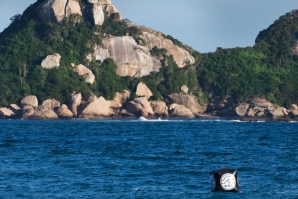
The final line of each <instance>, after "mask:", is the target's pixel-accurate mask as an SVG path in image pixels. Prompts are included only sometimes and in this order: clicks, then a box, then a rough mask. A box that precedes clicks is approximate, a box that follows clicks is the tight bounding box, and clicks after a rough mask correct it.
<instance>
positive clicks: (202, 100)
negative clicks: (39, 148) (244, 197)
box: [0, 0, 298, 121]
mask: <svg viewBox="0 0 298 199" xmlns="http://www.w3.org/2000/svg"><path fill="white" fill-rule="evenodd" d="M297 27H298V11H295V10H293V11H292V12H290V13H287V14H286V15H284V16H282V17H281V18H280V19H279V20H277V21H275V22H274V24H273V25H271V26H270V27H269V28H268V29H265V30H263V31H261V32H260V33H259V35H258V37H257V39H256V44H255V45H254V46H253V47H247V48H234V49H222V48H218V49H217V50H216V52H214V53H206V54H201V53H199V52H197V51H196V50H194V49H192V48H191V47H189V46H186V45H184V44H183V43H181V42H180V41H178V40H177V39H174V38H173V37H171V36H170V35H165V34H163V33H161V32H158V31H155V30H152V29H150V28H147V27H144V26H138V25H133V24H132V23H130V22H129V20H128V19H123V18H122V16H121V14H120V12H119V11H118V10H117V8H116V7H115V6H113V5H112V2H111V0H37V1H36V3H34V4H32V5H31V6H29V7H28V8H27V9H26V10H25V12H24V13H23V14H22V15H16V16H14V17H13V18H12V23H11V24H10V26H9V27H8V28H6V29H5V30H4V31H3V32H2V33H0V51H1V54H0V78H1V86H0V89H1V92H0V106H1V107H2V108H0V117H1V118H17V119H20V118H22V119H70V118H92V119H102V118H117V119H118V118H133V117H140V116H143V117H146V118H156V117H163V118H164V117H171V118H177V117H179V118H206V117H207V118H208V117H224V118H231V117H237V118H242V119H243V120H245V119H247V118H248V119H249V120H254V119H256V120H259V119H261V120H266V119H274V120H284V121H287V120H290V119H295V117H296V116H298V106H297V105H296V104H297V103H298V94H297V89H296V88H297V86H298V80H297V79H296V76H297V72H298V71H297V68H298V53H297V52H298V50H297V49H298V42H297V38H298V28H297Z"/></svg>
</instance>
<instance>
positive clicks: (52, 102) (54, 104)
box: [42, 99, 60, 109]
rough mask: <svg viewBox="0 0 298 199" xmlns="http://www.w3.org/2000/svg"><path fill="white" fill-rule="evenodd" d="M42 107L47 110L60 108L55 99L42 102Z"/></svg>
mask: <svg viewBox="0 0 298 199" xmlns="http://www.w3.org/2000/svg"><path fill="white" fill-rule="evenodd" d="M42 105H44V106H45V107H46V108H48V109H54V108H59V107H60V102H59V101H57V100H55V99H48V100H45V101H43V102H42Z"/></svg>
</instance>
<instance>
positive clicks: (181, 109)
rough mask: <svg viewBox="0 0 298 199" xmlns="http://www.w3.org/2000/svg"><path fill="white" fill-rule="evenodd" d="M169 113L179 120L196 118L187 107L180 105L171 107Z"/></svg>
mask: <svg viewBox="0 0 298 199" xmlns="http://www.w3.org/2000/svg"><path fill="white" fill-rule="evenodd" d="M169 112H170V115H171V117H179V118H194V117H195V116H194V115H193V113H192V111H191V110H190V109H188V108H187V107H185V106H183V105H179V104H172V105H170V107H169Z"/></svg>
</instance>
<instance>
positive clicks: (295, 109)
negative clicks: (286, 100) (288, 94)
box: [288, 104, 298, 116]
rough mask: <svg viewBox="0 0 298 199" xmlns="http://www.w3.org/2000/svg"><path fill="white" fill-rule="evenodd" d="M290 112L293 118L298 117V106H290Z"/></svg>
mask: <svg viewBox="0 0 298 199" xmlns="http://www.w3.org/2000/svg"><path fill="white" fill-rule="evenodd" d="M288 110H289V112H290V113H291V114H292V115H293V116H298V106H297V105H296V104H292V105H290V106H289V107H288Z"/></svg>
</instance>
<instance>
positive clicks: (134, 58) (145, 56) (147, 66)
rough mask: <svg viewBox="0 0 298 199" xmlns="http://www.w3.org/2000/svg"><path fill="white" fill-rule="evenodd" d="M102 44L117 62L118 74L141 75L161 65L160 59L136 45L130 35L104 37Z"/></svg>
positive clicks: (155, 69)
mask: <svg viewBox="0 0 298 199" xmlns="http://www.w3.org/2000/svg"><path fill="white" fill-rule="evenodd" d="M103 45H104V48H105V49H108V51H109V54H110V57H111V58H112V59H113V60H114V61H115V63H116V64H117V73H118V74H119V75H120V76H133V77H142V76H144V75H149V73H150V72H152V71H158V70H159V68H160V67H161V63H160V61H159V60H158V59H156V58H153V57H151V56H150V54H149V51H148V49H147V48H144V47H142V46H139V45H137V43H136V41H135V40H134V39H133V38H132V37H130V36H124V37H112V38H106V39H104V40H103Z"/></svg>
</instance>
